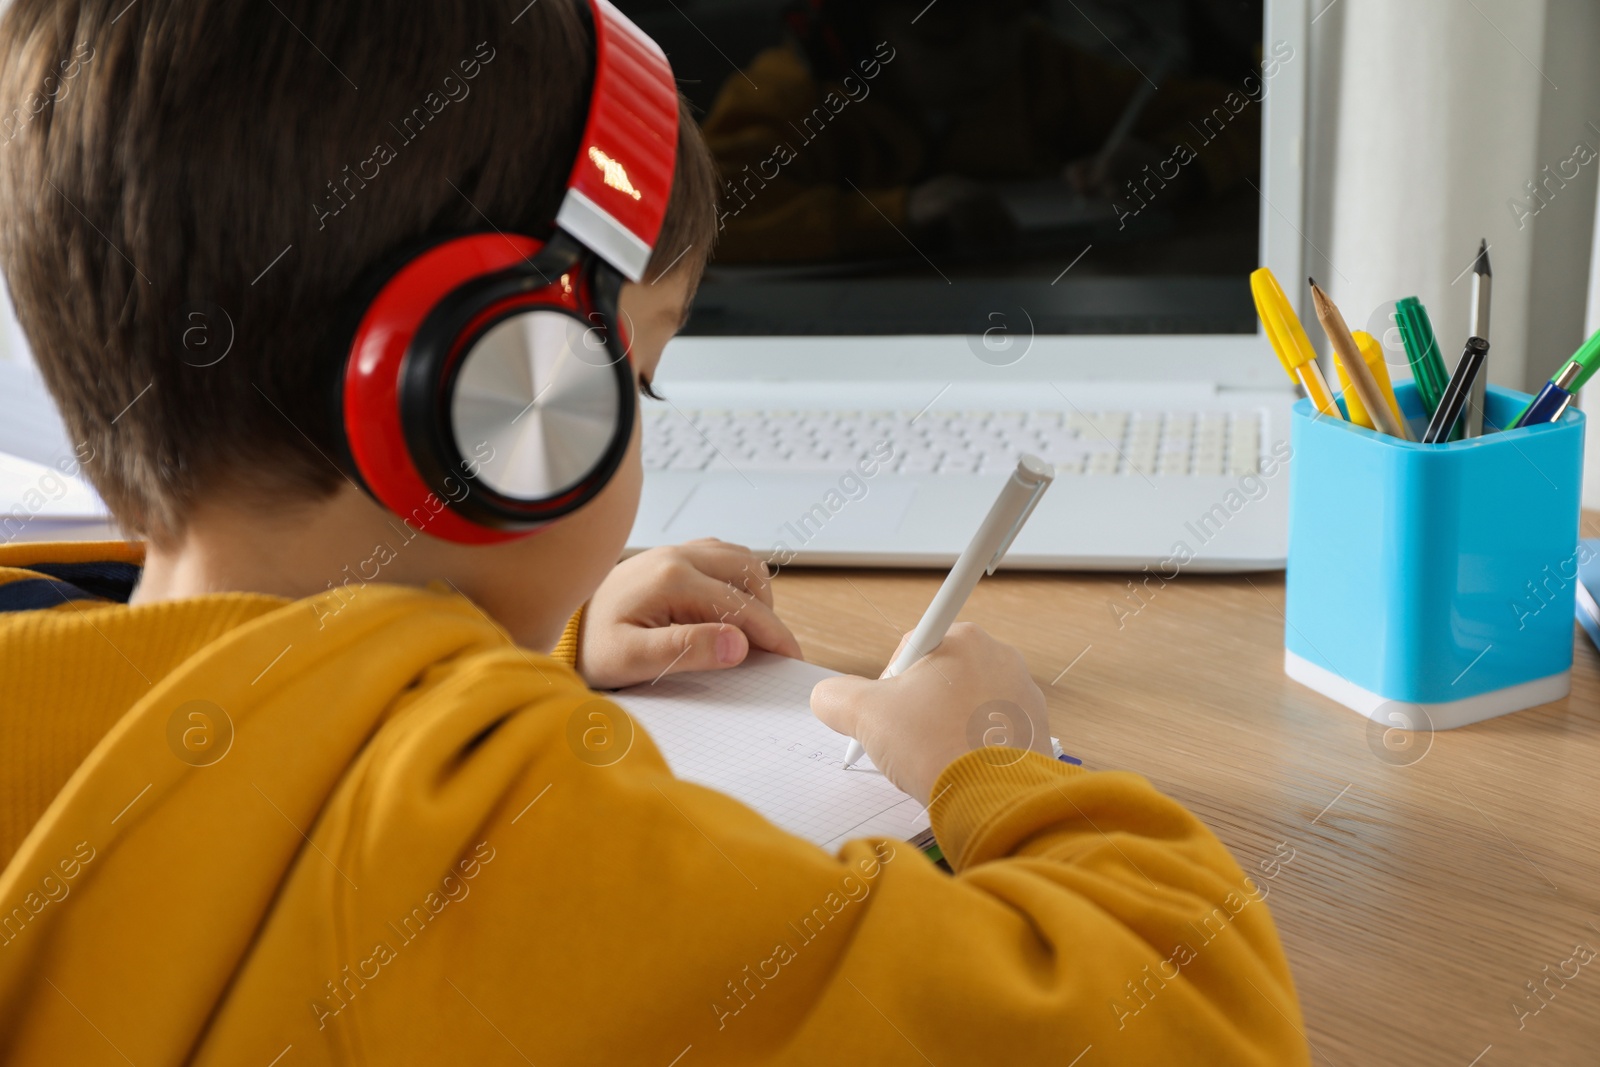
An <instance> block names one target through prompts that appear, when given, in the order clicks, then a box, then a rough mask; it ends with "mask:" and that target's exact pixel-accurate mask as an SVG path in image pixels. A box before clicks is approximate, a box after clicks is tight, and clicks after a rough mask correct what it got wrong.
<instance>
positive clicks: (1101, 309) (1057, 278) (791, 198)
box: [618, 0, 1292, 336]
mask: <svg viewBox="0 0 1600 1067" xmlns="http://www.w3.org/2000/svg"><path fill="white" fill-rule="evenodd" d="M618 6H620V7H621V8H622V9H623V10H625V11H626V12H627V13H628V14H629V15H630V16H631V17H633V18H634V20H635V21H636V22H638V23H639V25H640V26H641V27H642V28H643V29H644V30H645V31H646V32H648V33H650V34H651V35H652V36H653V37H654V38H655V39H656V40H657V41H659V42H660V43H661V45H662V47H663V48H664V49H665V50H666V51H667V53H668V55H669V56H670V58H671V60H672V64H673V68H674V70H675V71H676V73H677V76H678V79H679V81H680V83H681V85H682V87H683V91H684V92H685V94H686V95H687V96H688V97H689V98H690V100H691V101H692V102H693V104H694V106H695V109H696V112H697V114H698V115H699V118H700V123H701V128H702V130H703V131H704V133H705V135H706V139H707V141H708V143H709V144H710V146H711V149H712V152H713V154H714V155H715V157H716V160H717V164H718V167H719V170H720V171H721V175H722V179H723V202H722V206H721V229H720V237H719V245H718V248H717V251H716V254H715V256H714V258H713V260H712V262H711V265H710V267H709V270H708V272H707V274H706V278H705V283H704V286H703V288H702V289H701V292H700V297H699V300H698V302H697V305H696V309H695V313H694V316H693V319H692V320H691V322H690V323H689V326H688V328H687V330H686V331H685V332H686V333H689V334H699V335H736V336H750V335H757V336H772V335H780V336H781V335H804V334H827V335H862V334H865V335H873V334H913V335H925V334H975V333H981V332H982V331H983V330H985V329H986V328H988V327H989V325H990V324H991V323H992V322H993V321H996V318H995V317H996V316H1000V317H1001V318H1003V319H1005V320H1006V321H1011V322H1015V321H1017V320H1018V319H1020V318H1021V317H1023V316H1025V317H1026V320H1027V322H1028V323H1030V324H1031V327H1032V331H1033V332H1035V333H1039V334H1210V333H1219V334H1228V333H1238V334H1248V333H1253V332H1254V331H1255V313H1254V308H1253V306H1252V304H1251V300H1250V293H1249V288H1248V285H1247V283H1246V278H1247V276H1248V274H1249V272H1250V271H1251V270H1252V269H1253V268H1254V267H1256V266H1257V265H1258V257H1259V255H1260V251H1259V243H1260V234H1259V230H1260V218H1259V212H1260V210H1261V203H1262V201H1261V198H1260V192H1259V190H1260V185H1261V127H1262V100H1263V98H1264V96H1265V94H1266V92H1268V91H1269V89H1270V83H1271V79H1272V76H1273V75H1274V74H1275V73H1276V72H1277V70H1278V69H1280V68H1281V67H1282V65H1283V64H1284V63H1285V62H1287V61H1288V60H1289V59H1290V58H1292V52H1290V53H1289V55H1288V56H1285V55H1282V54H1275V53H1274V51H1273V49H1272V48H1266V49H1264V48H1263V43H1262V42H1263V35H1262V18H1263V13H1262V0H1242V2H1241V0H1140V2H1138V3H1132V2H1129V0H933V2H931V3H930V2H929V0H914V2H910V3H902V2H899V0H798V2H796V0H619V4H618ZM1286 50H1288V46H1287V45H1285V44H1279V45H1278V46H1277V51H1278V52H1280V53H1281V52H1284V51H1286ZM1013 316H1015V317H1016V318H1013Z"/></svg>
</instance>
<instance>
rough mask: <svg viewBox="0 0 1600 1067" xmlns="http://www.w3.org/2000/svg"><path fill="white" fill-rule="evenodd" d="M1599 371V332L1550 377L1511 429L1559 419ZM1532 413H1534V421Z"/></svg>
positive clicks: (1518, 415)
mask: <svg viewBox="0 0 1600 1067" xmlns="http://www.w3.org/2000/svg"><path fill="white" fill-rule="evenodd" d="M1596 370H1600V331H1597V332H1596V333H1595V335H1594V336H1593V337H1591V338H1589V339H1588V340H1587V341H1585V342H1583V347H1582V348H1580V349H1578V350H1577V351H1576V352H1574V353H1573V354H1572V358H1571V359H1569V360H1567V361H1566V362H1565V363H1563V364H1562V365H1561V369H1560V370H1558V371H1556V372H1555V374H1553V375H1551V377H1550V381H1548V382H1547V383H1545V387H1544V388H1543V389H1541V390H1540V391H1539V395H1538V396H1536V397H1534V398H1533V399H1532V400H1530V401H1528V406H1527V407H1525V408H1523V409H1522V410H1521V411H1519V412H1517V417H1516V418H1514V419H1512V420H1511V425H1510V426H1509V427H1508V429H1516V428H1517V427H1518V426H1532V425H1536V424H1538V423H1542V422H1554V421H1555V420H1556V419H1559V418H1560V417H1561V415H1562V413H1563V412H1565V411H1566V410H1567V405H1568V404H1570V403H1572V398H1573V397H1574V396H1576V395H1577V392H1578V390H1579V389H1582V388H1583V385H1584V383H1585V382H1587V381H1588V380H1589V379H1590V378H1593V377H1594V372H1595V371H1596ZM1535 409H1538V410H1537V411H1535ZM1530 412H1531V413H1533V414H1532V416H1531V417H1530Z"/></svg>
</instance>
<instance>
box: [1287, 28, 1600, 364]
mask: <svg viewBox="0 0 1600 1067" xmlns="http://www.w3.org/2000/svg"><path fill="white" fill-rule="evenodd" d="M1308 2H1309V4H1310V9H1311V15H1312V17H1313V19H1314V20H1315V21H1314V22H1313V24H1312V54H1313V73H1312V78H1313V83H1312V87H1311V114H1310V116H1309V119H1310V122H1309V127H1308V128H1309V130H1310V136H1311V142H1310V144H1309V145H1308V153H1307V161H1308V170H1309V175H1308V183H1309V185H1308V201H1309V205H1310V207H1309V218H1308V219H1307V230H1306V236H1307V241H1308V244H1309V245H1310V246H1311V247H1309V248H1308V250H1307V262H1308V264H1309V266H1310V270H1311V273H1312V274H1314V275H1316V276H1317V280H1318V281H1319V282H1321V283H1322V284H1323V285H1324V286H1325V287H1326V288H1328V290H1329V292H1330V293H1331V294H1333V295H1334V296H1335V299H1337V300H1338V301H1339V302H1340V304H1341V305H1342V307H1343V308H1344V310H1345V313H1346V317H1347V318H1349V319H1351V320H1352V325H1354V324H1355V322H1356V321H1357V320H1360V321H1366V320H1367V318H1368V316H1369V315H1370V314H1371V313H1372V312H1375V311H1377V310H1378V309H1380V308H1381V306H1382V305H1383V304H1384V303H1385V302H1387V301H1391V300H1394V299H1396V298H1398V297H1402V296H1419V297H1421V298H1422V301H1423V303H1424V304H1426V305H1427V307H1428V310H1429V312H1430V314H1431V316H1432V318H1433V322H1434V326H1435V329H1436V330H1437V332H1438V334H1439V339H1440V343H1441V344H1442V345H1443V346H1444V347H1445V349H1446V357H1445V358H1446V361H1447V362H1449V363H1451V364H1453V363H1454V354H1453V353H1452V352H1451V351H1450V350H1451V349H1455V350H1456V351H1459V348H1460V346H1461V345H1462V344H1463V343H1464V341H1465V340H1466V337H1467V330H1468V313H1469V297H1470V292H1471V286H1472V279H1471V272H1470V269H1469V268H1470V266H1471V264H1472V262H1473V258H1474V256H1475V254H1476V252H1477V247H1478V239H1479V238H1480V237H1483V238H1487V239H1488V241H1489V245H1490V249H1491V251H1490V259H1491V261H1492V262H1493V266H1494V299H1493V313H1492V324H1491V329H1490V333H1491V335H1492V336H1491V338H1490V340H1491V342H1492V346H1493V347H1492V350H1491V353H1490V380H1491V381H1493V382H1494V383H1496V384H1499V385H1506V386H1512V387H1515V388H1521V389H1529V388H1532V387H1534V386H1535V385H1536V383H1538V382H1540V381H1542V380H1544V379H1545V378H1547V377H1548V376H1549V375H1550V374H1551V373H1552V372H1553V371H1554V370H1555V368H1556V366H1557V365H1558V364H1559V363H1560V362H1561V361H1562V360H1563V359H1564V358H1565V357H1567V356H1569V355H1571V354H1572V351H1573V350H1574V349H1575V348H1576V347H1577V346H1578V344H1580V343H1581V341H1582V339H1583V337H1584V335H1585V331H1584V326H1585V322H1584V310H1585V302H1586V294H1587V289H1588V276H1589V260H1590V251H1591V247H1592V239H1593V233H1594V217H1595V204H1596V188H1597V183H1596V173H1597V171H1600V63H1597V62H1595V56H1596V55H1600V3H1596V2H1595V0H1332V2H1331V3H1330V0H1308ZM1591 122H1592V123H1593V125H1591ZM1535 192H1537V194H1538V195H1537V197H1535V196H1534V195H1533V194H1534V193H1535ZM1399 369H1400V376H1402V377H1404V376H1407V375H1408V373H1409V372H1408V371H1406V370H1405V369H1404V363H1403V360H1402V361H1401V368H1399Z"/></svg>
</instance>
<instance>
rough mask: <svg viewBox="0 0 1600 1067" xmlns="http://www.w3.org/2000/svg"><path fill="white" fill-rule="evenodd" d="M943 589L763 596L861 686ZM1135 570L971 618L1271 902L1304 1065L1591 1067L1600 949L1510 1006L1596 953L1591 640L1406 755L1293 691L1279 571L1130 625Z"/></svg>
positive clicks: (1592, 526) (793, 584)
mask: <svg viewBox="0 0 1600 1067" xmlns="http://www.w3.org/2000/svg"><path fill="white" fill-rule="evenodd" d="M1584 529H1585V536H1588V537H1595V536H1600V517H1597V516H1595V515H1587V516H1586V517H1585V523H1584ZM941 577H942V576H941V575H938V574H931V573H928V572H910V573H894V572H881V571H865V572H864V571H799V570H789V571H786V572H784V573H783V574H781V575H780V576H779V578H778V580H777V583H776V596H777V598H778V608H779V611H780V612H781V613H782V615H783V617H784V618H785V620H786V621H787V622H788V623H789V625H790V626H791V627H793V628H794V630H795V632H796V634H797V635H798V636H799V638H800V641H801V644H802V645H803V646H804V648H805V651H806V656H807V658H808V659H811V660H813V661H815V662H817V663H821V664H823V665H825V666H828V667H832V668H834V669H836V670H841V671H850V672H854V673H857V674H866V675H873V674H876V673H877V672H878V671H879V670H880V669H881V668H882V666H883V664H884V663H885V662H887V661H888V659H889V656H890V654H891V653H892V652H893V651H894V648H895V645H896V643H897V641H898V639H899V632H900V631H905V630H909V629H910V628H911V627H912V626H913V625H915V623H916V621H917V618H918V617H919V616H920V614H921V612H922V609H923V607H924V606H925V605H926V604H927V603H928V600H929V599H930V598H931V597H932V596H933V592H934V590H935V589H936V588H937V586H938V583H939V581H940V579H941ZM1131 577H1134V576H1131V575H1125V574H1124V575H1114V576H1113V575H1100V576H1094V575H1068V576H1057V575H1008V574H1004V573H1002V574H1000V575H997V576H995V577H994V578H988V579H985V580H984V581H983V582H982V583H980V584H979V586H978V590H977V592H976V593H975V594H974V595H973V598H972V600H971V602H970V603H969V604H968V607H967V610H966V612H965V613H964V614H963V615H962V618H964V619H967V620H970V621H973V622H976V623H978V624H980V625H982V626H983V627H985V628H986V629H987V630H989V631H990V632H991V633H993V634H994V635H995V636H996V637H998V638H999V639H1001V640H1003V641H1007V642H1010V643H1011V644H1014V645H1016V646H1018V647H1019V648H1021V649H1022V651H1023V652H1024V653H1025V654H1026V655H1027V659H1028V663H1029V665H1030V666H1031V667H1032V670H1033V676H1034V678H1035V679H1036V680H1037V681H1038V682H1039V685H1040V686H1041V687H1042V688H1043V689H1044V691H1045V693H1046V695H1047V696H1048V697H1049V700H1050V708H1051V714H1052V719H1053V722H1054V725H1055V728H1056V730H1057V732H1058V733H1059V736H1060V737H1061V738H1062V740H1063V742H1064V743H1065V744H1066V745H1067V748H1068V750H1069V751H1071V752H1073V753H1075V754H1076V755H1078V756H1080V757H1081V758H1082V759H1083V760H1084V762H1085V763H1086V764H1087V765H1088V766H1090V767H1096V768H1124V769H1129V770H1134V771H1138V772H1140V773H1142V774H1144V775H1145V776H1147V777H1148V778H1149V779H1150V780H1151V781H1152V782H1154V783H1155V784H1156V786H1157V787H1159V788H1160V789H1162V790H1163V791H1165V792H1166V793H1168V794H1170V795H1171V796H1173V797H1176V798H1177V799H1178V800H1180V801H1182V802H1183V803H1184V804H1186V805H1188V806H1189V807H1190V808H1191V809H1192V810H1193V811H1195V812H1196V813H1197V814H1199V815H1200V817H1201V818H1203V819H1204V820H1205V821H1206V823H1207V824H1208V825H1209V826H1211V828H1212V829H1213V830H1215V831H1216V832H1217V834H1218V835H1219V836H1220V837H1221V838H1222V840H1223V841H1224V842H1226V843H1227V845H1228V847H1229V848H1230V849H1231V850H1232V851H1233V854H1234V856H1235V858H1236V859H1237V860H1238V861H1239V865H1240V866H1241V867H1243V868H1244V870H1245V871H1246V873H1248V874H1250V875H1251V876H1253V877H1254V878H1255V879H1256V880H1257V881H1258V882H1260V883H1261V884H1262V885H1264V886H1266V887H1267V888H1268V892H1269V896H1268V898H1267V903H1268V905H1269V906H1270V907H1271V909H1272V913H1273V915H1274V917H1275V919H1276V921H1277V923H1278V929H1279V931H1280V932H1281V934H1282V937H1283V942H1284V945H1285V947H1286V949H1287V951H1288V954H1289V961H1290V964H1291V966H1292V967H1293V969H1294V975H1295V981H1296V983H1297V985H1298V988H1299V992H1300V1000H1301V1003H1302V1005H1303V1006H1304V1009H1305V1017H1306V1024H1307V1028H1308V1031H1307V1036H1308V1037H1309V1039H1310V1040H1311V1042H1312V1046H1313V1052H1312V1060H1313V1062H1315V1063H1318V1064H1335V1065H1339V1067H1344V1065H1346V1064H1349V1065H1367V1064H1389V1063H1394V1064H1406V1065H1407V1067H1412V1065H1416V1067H1424V1065H1431V1064H1440V1065H1445V1067H1468V1065H1469V1064H1475V1065H1477V1067H1493V1065H1503V1064H1531V1063H1538V1064H1580V1063H1581V1064H1591V1065H1592V1064H1595V1063H1597V1062H1600V955H1597V957H1596V958H1595V960H1594V962H1592V963H1590V964H1588V965H1586V966H1583V967H1582V969H1581V970H1580V971H1579V973H1578V976H1577V977H1576V978H1572V979H1570V980H1568V981H1567V982H1566V984H1565V986H1564V987H1562V986H1561V985H1560V984H1559V980H1556V981H1551V982H1550V983H1549V986H1548V988H1549V989H1552V990H1554V991H1555V995H1554V997H1553V998H1552V999H1550V1000H1549V1001H1548V1003H1547V1004H1546V1005H1545V1006H1544V1008H1543V1009H1542V1010H1540V1011H1538V1012H1537V1014H1529V1015H1528V1016H1526V1017H1522V1018H1521V1019H1520V1023H1521V1026H1520V1028H1519V1016H1518V1014H1517V1012H1516V1011H1515V1010H1513V1007H1512V1005H1513V1004H1517V1005H1521V1006H1522V1008H1523V1010H1524V1011H1526V1012H1529V1013H1532V1012H1534V1010H1535V1009H1536V1008H1538V1007H1539V1004H1540V1001H1538V1000H1537V999H1536V998H1535V997H1534V996H1533V994H1532V993H1531V992H1530V991H1529V989H1528V987H1527V986H1526V985H1525V983H1528V982H1533V983H1535V984H1541V983H1543V982H1544V980H1545V979H1546V977H1547V976H1549V975H1552V974H1555V973H1556V971H1557V969H1558V968H1559V967H1565V969H1566V972H1567V973H1568V974H1571V973H1572V970H1573V967H1574V966H1576V965H1577V964H1576V962H1575V963H1567V962H1566V961H1567V960H1568V958H1569V957H1571V956H1572V955H1573V950H1574V947H1575V946H1576V945H1580V944H1581V945H1584V946H1586V947H1587V948H1589V949H1593V950H1594V951H1595V952H1596V953H1597V954H1600V828H1597V826H1596V816H1597V814H1600V656H1597V654H1596V652H1595V649H1594V648H1593V646H1592V645H1590V644H1589V642H1588V640H1587V638H1585V637H1583V635H1582V633H1581V631H1577V630H1576V629H1575V631H1574V632H1575V634H1576V640H1577V642H1578V649H1577V655H1576V662H1575V665H1574V669H1573V680H1572V694H1571V695H1570V696H1569V697H1568V698H1567V699H1565V700H1562V701H1560V702H1558V703H1554V704H1547V705H1545V706H1543V707H1540V708H1535V709H1531V710H1528V711H1524V712H1519V713H1517V714H1515V715H1509V716H1505V717H1503V718H1500V719H1496V720H1493V721H1490V722H1487V723H1482V724H1479V725H1476V726H1469V727H1465V728H1463V729H1460V730H1454V731H1442V732H1439V733H1437V734H1435V735H1434V736H1433V737H1432V738H1431V739H1430V738H1428V737H1426V736H1423V735H1420V734H1417V735H1410V736H1411V737H1413V738H1415V739H1416V746H1415V747H1414V748H1412V749H1411V750H1410V751H1409V752H1406V751H1400V752H1398V753H1397V752H1396V751H1395V750H1394V749H1392V748H1391V749H1386V748H1385V747H1384V744H1383V738H1382V731H1381V730H1380V729H1378V728H1377V727H1376V725H1375V724H1371V723H1370V722H1369V720H1367V719H1366V718H1364V717H1362V716H1360V715H1358V714H1356V713H1355V712H1353V711H1350V710H1348V709H1346V708H1343V707H1341V706H1339V705H1337V704H1335V703H1333V702H1332V701H1330V700H1328V699H1326V698H1324V697H1322V696H1319V695H1318V694H1316V693H1313V692H1312V691H1310V690H1308V689H1305V688H1302V687H1301V686H1299V685H1297V684H1296V683H1294V682H1292V681H1290V680H1289V679H1288V678H1286V677H1285V676H1284V673H1283V625H1284V623H1283V614H1282V612H1283V578H1282V575H1250V576H1240V577H1227V578H1222V577H1207V576H1202V575H1180V576H1179V577H1178V578H1176V579H1175V580H1173V581H1172V582H1169V583H1168V584H1167V585H1166V586H1165V587H1164V588H1162V587H1158V585H1157V583H1155V582H1152V583H1151V586H1150V588H1151V590H1152V593H1151V594H1145V593H1144V592H1143V590H1141V596H1143V597H1144V600H1145V606H1144V607H1143V608H1142V609H1141V608H1139V607H1138V605H1137V603H1136V602H1134V601H1133V600H1130V599H1127V597H1126V594H1127V592H1128V589H1129V586H1128V581H1129V579H1130V578H1131ZM1113 604H1116V605H1120V608H1121V610H1119V611H1113V609H1112V607H1111V605H1113ZM1418 757H1420V758H1418ZM1274 861H1276V863H1277V864H1279V866H1273V863H1274ZM1262 864H1267V865H1268V866H1267V867H1265V868H1263V866H1262ZM1274 870H1275V871H1277V872H1278V873H1277V877H1276V878H1270V879H1269V878H1268V872H1269V871H1274ZM1580 959H1581V957H1580ZM1547 966H1548V968H1549V970H1548V971H1547V970H1545V969H1544V968H1545V967H1547ZM1543 988H1545V987H1544V986H1543V985H1542V984H1541V989H1543Z"/></svg>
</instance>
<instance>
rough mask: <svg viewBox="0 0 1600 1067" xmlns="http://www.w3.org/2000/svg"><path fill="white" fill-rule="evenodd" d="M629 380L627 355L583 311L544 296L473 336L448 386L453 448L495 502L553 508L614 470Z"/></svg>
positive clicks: (626, 418) (627, 421) (626, 419)
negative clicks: (561, 307) (575, 311)
mask: <svg viewBox="0 0 1600 1067" xmlns="http://www.w3.org/2000/svg"><path fill="white" fill-rule="evenodd" d="M619 371H622V372H624V373H620V374H619V373H618V372H619ZM632 384H633V376H632V369H631V367H629V366H628V365H627V358H626V356H624V355H622V354H621V353H620V352H618V351H616V350H615V349H614V346H612V345H611V344H610V343H609V341H608V339H606V338H605V336H604V333H603V331H602V330H600V329H597V328H596V327H595V326H592V325H591V324H590V323H589V322H588V321H586V320H585V319H581V318H579V317H577V316H575V315H572V314H570V313H568V312H566V311H563V310H553V309H551V308H550V306H549V305H547V304H542V303H541V304H534V305H532V306H531V307H528V308H525V309H519V310H516V311H512V312H511V313H509V314H507V315H505V316H504V317H503V318H501V319H499V321H497V322H495V323H494V324H493V325H491V326H489V327H488V328H487V329H485V330H483V332H482V333H480V334H479V335H478V336H477V337H476V338H475V339H474V340H473V341H472V342H471V346H470V348H469V349H468V350H467V351H466V352H465V353H464V354H463V355H462V356H461V358H460V361H459V364H458V369H457V370H456V372H455V374H454V376H453V380H452V381H451V383H450V385H449V388H448V394H449V400H448V403H449V427H450V432H451V436H452V437H453V442H452V444H453V446H454V450H455V453H456V454H457V455H460V456H461V457H462V458H463V460H464V461H465V462H468V463H471V464H472V465H473V467H474V468H475V471H474V476H475V478H476V479H477V487H478V488H480V489H482V490H484V491H486V492H487V493H489V494H492V496H493V497H497V498H500V499H501V501H502V502H504V503H507V504H509V505H510V506H512V507H515V508H526V509H530V510H532V509H539V510H544V509H548V508H550V507H559V506H560V504H561V502H563V501H564V500H566V499H569V498H571V497H572V496H573V494H575V493H579V492H581V490H582V488H583V486H584V484H585V483H586V482H589V481H591V480H593V478H594V476H595V475H596V473H597V472H599V471H602V470H604V471H605V472H606V476H607V477H609V475H610V473H611V472H613V471H615V469H616V466H615V462H610V463H608V460H610V459H611V455H612V453H614V452H618V455H617V457H616V458H617V459H620V452H619V451H618V445H619V442H618V437H619V433H620V431H621V429H622V427H623V426H624V425H626V426H627V427H628V429H629V431H630V433H631V428H632V426H631V424H632V416H631V412H630V411H629V410H628V409H630V408H631V407H632V404H633V390H632ZM621 447H622V448H623V449H625V448H626V439H624V440H623V441H622V442H621Z"/></svg>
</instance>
